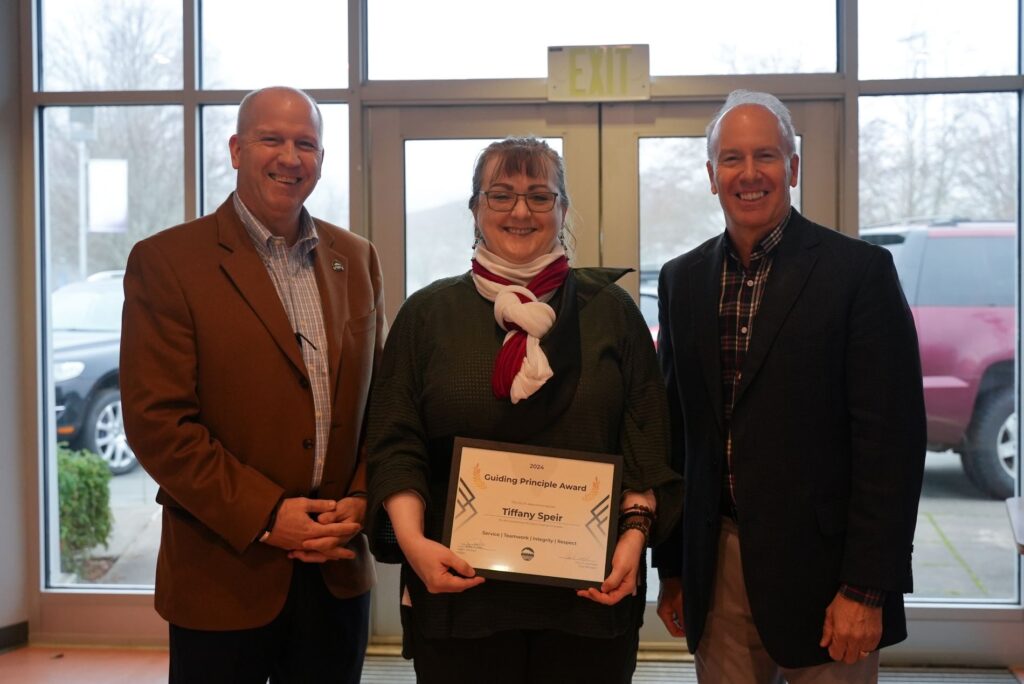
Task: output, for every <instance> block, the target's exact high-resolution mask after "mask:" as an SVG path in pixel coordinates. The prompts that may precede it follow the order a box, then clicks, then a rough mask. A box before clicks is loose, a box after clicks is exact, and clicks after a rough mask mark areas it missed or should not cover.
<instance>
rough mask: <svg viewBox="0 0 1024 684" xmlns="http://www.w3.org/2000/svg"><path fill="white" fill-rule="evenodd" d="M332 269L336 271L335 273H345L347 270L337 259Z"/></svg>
mask: <svg viewBox="0 0 1024 684" xmlns="http://www.w3.org/2000/svg"><path fill="white" fill-rule="evenodd" d="M331 268H333V269H334V270H335V271H344V270H345V266H344V264H342V263H341V262H340V261H338V260H337V259H335V260H334V263H333V264H331Z"/></svg>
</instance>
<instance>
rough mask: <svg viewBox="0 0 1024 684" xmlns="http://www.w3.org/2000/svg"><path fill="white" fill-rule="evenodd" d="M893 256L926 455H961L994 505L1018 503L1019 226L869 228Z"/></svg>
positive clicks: (869, 235)
mask: <svg viewBox="0 0 1024 684" xmlns="http://www.w3.org/2000/svg"><path fill="white" fill-rule="evenodd" d="M861 237H862V238H863V239H864V240H866V241H868V242H872V243H874V244H877V245H882V246H883V247H886V248H887V249H889V251H890V252H892V255H893V259H894V261H895V263H896V269H897V271H898V272H899V277H900V282H901V283H902V285H903V291H904V293H905V294H906V297H907V301H908V302H909V304H910V307H911V310H912V311H913V314H914V322H915V323H916V324H917V335H918V341H919V345H920V349H921V367H922V371H923V374H924V399H925V407H926V411H927V415H928V442H929V448H930V449H933V450H936V451H944V450H946V449H952V450H953V451H956V452H958V453H959V454H960V460H961V463H962V464H963V469H964V472H965V473H966V474H967V477H968V479H970V481H971V482H972V483H973V484H974V485H975V486H977V487H978V488H979V489H980V490H982V491H983V492H985V493H986V494H988V495H989V496H991V497H993V498H1006V497H1009V496H1012V495H1013V493H1014V490H1015V488H1014V477H1015V475H1016V472H1017V413H1016V407H1015V400H1014V357H1015V346H1016V321H1015V307H1014V300H1015V293H1016V255H1017V240H1016V225H1015V224H1014V223H1011V222H969V221H962V220H951V221H945V222H938V221H923V222H912V223H906V224H903V225H892V226H885V227H878V228H868V229H864V230H862V231H861Z"/></svg>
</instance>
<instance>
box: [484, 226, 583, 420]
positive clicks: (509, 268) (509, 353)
mask: <svg viewBox="0 0 1024 684" xmlns="http://www.w3.org/2000/svg"><path fill="white" fill-rule="evenodd" d="M568 275H569V260H568V258H566V256H565V250H563V249H562V247H561V245H559V246H556V247H555V249H554V250H552V251H551V252H549V253H547V254H545V255H544V256H542V257H539V258H537V259H535V260H533V261H531V262H530V263H527V264H513V263H512V262H510V261H507V260H505V259H502V258H501V257H499V256H497V255H495V254H493V253H491V252H489V251H488V250H487V248H486V247H484V246H483V244H479V245H477V247H476V250H475V251H474V253H473V282H474V284H475V285H476V290H477V292H479V293H480V296H481V297H483V298H485V299H487V300H488V301H491V302H494V320H495V321H497V322H498V325H499V326H501V329H502V330H507V331H508V334H507V335H505V342H504V344H503V345H502V347H501V351H500V352H498V358H497V359H495V362H494V374H493V375H492V376H491V389H492V390H493V391H494V396H496V397H498V398H499V399H504V398H505V397H508V398H510V399H511V400H512V403H513V404H517V403H519V402H520V401H521V400H523V399H526V398H527V397H529V396H530V395H532V394H533V393H534V392H536V391H537V390H539V389H540V388H541V387H542V386H543V385H544V383H545V382H547V381H548V380H549V379H550V378H551V377H552V376H553V375H554V372H553V371H552V370H551V365H550V364H549V363H548V357H547V356H546V355H545V354H544V350H543V349H541V347H540V338H542V337H543V336H544V335H545V334H547V332H548V331H549V330H551V326H553V325H554V324H555V310H554V309H553V308H551V307H550V306H549V305H548V304H547V302H548V301H549V300H550V299H551V297H552V296H554V293H555V291H556V290H557V289H558V288H559V287H561V286H562V283H563V282H565V278H566V276H568Z"/></svg>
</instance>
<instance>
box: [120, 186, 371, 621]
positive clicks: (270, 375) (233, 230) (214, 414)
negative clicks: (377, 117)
mask: <svg viewBox="0 0 1024 684" xmlns="http://www.w3.org/2000/svg"><path fill="white" fill-rule="evenodd" d="M315 223H316V230H317V234H318V236H319V238H320V242H319V245H318V246H317V248H316V251H315V255H316V257H315V270H316V281H317V285H318V287H319V290H320V297H321V300H322V303H323V314H324V326H325V330H326V333H327V340H328V361H329V372H330V374H331V388H332V407H333V412H332V416H331V429H330V436H329V439H328V443H327V455H326V462H325V466H324V474H323V481H322V484H321V486H320V489H319V494H318V495H319V496H320V497H321V498H327V499H338V498H341V497H342V496H344V495H345V493H346V492H347V491H349V488H350V484H351V483H352V480H353V477H354V476H355V475H356V470H357V466H358V465H359V463H360V461H361V460H362V459H361V457H360V450H361V448H362V439H363V425H364V416H365V407H366V399H367V394H368V392H369V388H370V381H371V376H372V374H373V370H374V369H375V368H376V365H377V360H378V358H379V356H380V351H381V347H382V345H383V338H384V333H385V325H386V324H385V321H384V300H383V293H382V282H381V274H380V266H379V263H378V260H377V254H376V251H375V250H374V248H373V246H372V245H371V244H370V243H369V242H367V241H366V240H364V239H363V238H360V237H358V236H356V235H353V234H352V233H349V232H348V231H345V230H342V229H340V228H338V227H336V226H332V225H331V224H328V223H325V222H323V221H319V220H316V221H315ZM124 290H125V303H124V323H123V328H122V332H121V366H120V369H121V370H120V373H121V397H122V404H123V407H124V420H125V428H126V430H127V434H128V440H129V442H130V444H131V445H132V448H133V449H134V450H135V454H136V456H137V457H138V459H139V462H140V463H142V465H143V466H144V467H145V469H146V470H147V471H148V472H149V474H150V475H152V476H153V479H154V480H156V482H157V483H158V484H159V485H160V490H159V492H158V494H157V502H158V503H160V504H162V505H163V532H162V536H161V540H160V553H159V557H158V560H157V573H156V608H157V611H158V612H159V613H160V615H161V616H163V617H164V618H165V619H166V620H168V621H169V622H171V623H173V624H176V625H179V626H182V627H188V628H193V629H207V630H226V629H246V628H251V627H257V626H260V625H263V624H266V623H267V622H269V621H270V620H272V619H273V618H274V617H275V616H276V615H277V614H278V613H279V612H280V610H281V608H282V606H283V605H284V601H285V598H286V597H287V594H288V587H289V582H290V579H291V573H292V565H293V561H291V560H289V559H288V558H287V555H286V552H285V551H284V550H282V549H279V548H276V547H272V546H268V545H265V544H260V543H258V542H254V541H253V540H254V539H255V538H256V537H257V536H258V535H259V534H260V532H261V531H262V529H263V527H264V526H265V524H266V522H267V519H268V517H269V515H270V511H271V509H272V508H273V506H274V504H275V503H276V502H277V500H278V499H279V498H280V497H282V496H284V497H292V496H308V495H309V494H310V493H311V492H310V484H311V480H312V470H313V457H314V451H313V449H312V448H311V445H312V439H313V438H314V437H315V434H316V427H315V422H314V415H313V394H312V390H311V389H310V384H309V379H308V376H307V372H306V368H305V365H304V363H303V360H302V354H301V350H300V348H299V346H298V344H297V343H296V340H295V334H294V331H293V330H292V327H291V325H290V324H289V322H288V317H287V314H286V313H285V310H284V307H283V306H282V305H281V301H280V298H279V297H278V295H277V292H276V291H275V289H274V285H273V283H272V282H271V280H270V276H269V275H268V273H267V270H266V267H265V266H264V265H263V263H262V261H261V260H260V257H259V255H258V254H257V252H256V249H255V247H254V246H253V244H252V241H251V239H250V238H249V236H248V234H247V233H246V231H245V227H244V225H243V224H242V222H241V219H240V218H239V217H238V215H237V214H236V212H235V210H234V207H233V205H232V202H231V200H230V198H229V199H228V201H226V202H225V203H224V204H222V205H221V206H220V208H218V209H217V212H216V213H215V214H213V215H210V216H205V217H203V218H200V219H197V220H195V221H191V222H189V223H185V224H183V225H180V226H176V227H174V228H170V229H168V230H165V231H163V232H160V233H158V234H156V235H153V236H152V237H149V238H147V239H145V240H142V241H140V242H139V243H138V244H137V245H135V247H134V248H133V249H132V252H131V255H130V256H129V257H128V265H127V270H126V272H125V278H124ZM361 470H362V469H361V468H360V471H361ZM359 479H360V482H359V483H357V485H356V486H358V488H360V489H363V488H365V487H364V485H363V484H362V473H361V472H360V475H359ZM350 548H353V549H355V550H356V551H357V554H358V555H357V558H356V559H355V560H341V561H333V562H329V563H325V564H324V565H323V570H322V571H323V575H324V579H325V582H326V584H327V586H328V588H329V589H330V591H331V592H332V593H333V594H334V595H335V596H338V597H350V596H355V595H358V594H362V593H364V592H366V591H368V590H369V589H370V587H371V586H372V584H373V582H374V572H373V565H372V562H371V560H370V557H369V554H368V553H367V550H366V540H365V537H364V536H363V535H361V534H360V535H358V536H357V537H356V538H355V539H353V541H352V542H351V543H350Z"/></svg>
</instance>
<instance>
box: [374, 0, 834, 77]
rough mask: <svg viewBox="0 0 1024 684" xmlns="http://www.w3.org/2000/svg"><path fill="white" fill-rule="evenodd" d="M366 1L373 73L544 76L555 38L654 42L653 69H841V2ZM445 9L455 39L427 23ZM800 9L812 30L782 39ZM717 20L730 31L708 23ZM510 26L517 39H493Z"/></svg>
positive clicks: (558, 40)
mask: <svg viewBox="0 0 1024 684" xmlns="http://www.w3.org/2000/svg"><path fill="white" fill-rule="evenodd" d="M367 4H368V9H367V23H368V34H369V36H368V39H367V49H368V55H369V56H368V61H369V77H370V78H371V79H383V80H386V79H462V78H544V77H546V76H547V47H548V46H550V45H604V44H623V43H646V44H649V45H650V46H651V73H652V74H654V75H671V74H681V75H688V74H738V73H799V72H803V73H810V72H815V73H818V72H826V73H827V72H834V71H835V70H836V4H835V3H828V2H816V1H812V0H779V2H776V3H775V4H774V5H773V6H772V11H771V12H765V11H764V5H763V3H758V2H755V1H754V0H737V1H736V2H732V3H728V4H720V3H719V4H716V3H683V2H678V1H675V0H637V1H636V2H633V3H631V4H630V5H629V7H628V9H626V8H624V7H623V5H622V4H621V3H618V2H610V1H609V0H565V1H564V2H557V3H556V2H549V1H546V0H523V1H522V2H519V3H518V4H516V5H515V7H514V9H511V10H510V8H509V7H508V6H505V5H492V4H486V3H484V4H481V3H479V2H475V1H474V0H445V1H444V2H434V3H410V2H403V1H402V0H374V2H371V3H367ZM441 16H444V17H445V19H444V23H445V37H446V38H449V39H442V40H438V36H437V34H436V33H434V32H431V31H424V30H423V29H422V27H424V26H431V25H434V24H436V23H437V22H438V20H439V18H440V17H441ZM794 16H799V17H800V24H801V26H802V27H804V29H805V30H802V31H801V34H800V40H799V41H787V40H784V39H782V36H786V35H788V34H789V33H791V32H792V25H793V24H792V22H793V17H794ZM396 17H401V20H396V19H395V18H396ZM742 17H747V19H745V20H744V19H742ZM716 26H728V30H727V31H718V30H709V27H716ZM510 33H511V34H514V36H515V40H514V41H508V40H506V41H500V42H499V43H496V42H495V36H496V35H497V34H510ZM453 36H455V37H457V40H452V39H450V38H451V37H453ZM772 36H776V37H778V38H777V39H772V38H771V37H772Z"/></svg>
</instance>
